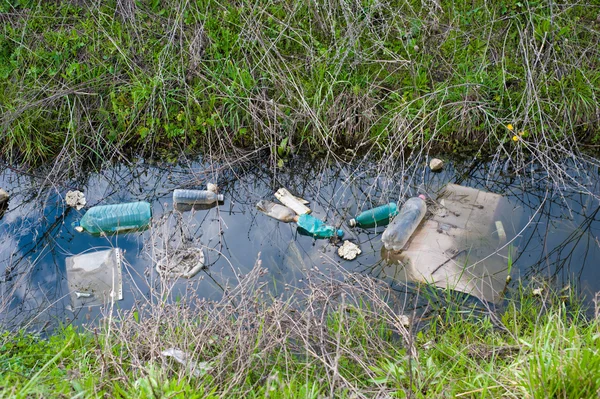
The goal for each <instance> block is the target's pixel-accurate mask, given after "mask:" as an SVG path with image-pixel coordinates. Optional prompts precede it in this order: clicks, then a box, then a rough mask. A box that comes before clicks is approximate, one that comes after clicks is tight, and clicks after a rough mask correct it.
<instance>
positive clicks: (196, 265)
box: [156, 247, 204, 278]
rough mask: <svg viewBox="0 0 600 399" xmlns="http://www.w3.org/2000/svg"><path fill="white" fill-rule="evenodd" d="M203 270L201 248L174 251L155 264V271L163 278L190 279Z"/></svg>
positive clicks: (202, 252)
mask: <svg viewBox="0 0 600 399" xmlns="http://www.w3.org/2000/svg"><path fill="white" fill-rule="evenodd" d="M203 268H204V251H202V248H197V247H188V248H180V249H175V250H173V251H172V252H171V253H169V254H167V255H165V256H164V257H163V258H162V259H161V260H160V261H159V262H157V263H156V271H157V272H158V274H160V276H161V277H163V278H179V277H183V278H192V277H194V276H195V275H196V274H198V273H199V272H200V270H202V269H203Z"/></svg>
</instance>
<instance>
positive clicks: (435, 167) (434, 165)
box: [429, 158, 444, 172]
mask: <svg viewBox="0 0 600 399" xmlns="http://www.w3.org/2000/svg"><path fill="white" fill-rule="evenodd" d="M443 168H444V161H442V160H441V159H438V158H433V159H432V160H431V161H429V169H431V171H432V172H439V171H440V170H442V169H443Z"/></svg>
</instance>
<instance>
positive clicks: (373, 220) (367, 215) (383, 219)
mask: <svg viewBox="0 0 600 399" xmlns="http://www.w3.org/2000/svg"><path fill="white" fill-rule="evenodd" d="M397 214H398V205H396V203H395V202H390V203H389V204H386V205H381V206H378V207H377V208H373V209H369V210H368V211H364V212H362V213H361V214H360V215H358V216H356V217H355V218H354V219H350V220H349V221H348V224H349V225H350V227H354V226H359V227H365V228H369V227H375V226H385V225H386V224H388V223H389V222H390V219H391V218H393V217H394V216H396V215H397Z"/></svg>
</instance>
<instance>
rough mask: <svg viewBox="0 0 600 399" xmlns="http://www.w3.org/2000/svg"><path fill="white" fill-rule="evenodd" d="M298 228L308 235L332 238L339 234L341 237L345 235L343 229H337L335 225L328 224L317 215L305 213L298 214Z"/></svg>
mask: <svg viewBox="0 0 600 399" xmlns="http://www.w3.org/2000/svg"><path fill="white" fill-rule="evenodd" d="M297 223H298V230H299V232H300V233H301V234H303V235H308V236H311V237H314V238H331V237H333V236H335V235H337V236H338V237H339V238H342V237H343V236H344V232H343V231H342V230H336V228H335V227H333V226H328V225H326V224H325V222H323V221H322V220H319V219H317V218H316V217H314V216H312V215H309V214H306V213H305V214H303V215H300V216H298V222H297Z"/></svg>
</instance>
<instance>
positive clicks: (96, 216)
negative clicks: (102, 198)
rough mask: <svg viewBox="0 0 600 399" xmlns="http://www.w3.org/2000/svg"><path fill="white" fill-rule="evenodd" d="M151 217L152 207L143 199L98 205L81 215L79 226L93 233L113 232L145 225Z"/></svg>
mask: <svg viewBox="0 0 600 399" xmlns="http://www.w3.org/2000/svg"><path fill="white" fill-rule="evenodd" d="M151 218H152V207H151V206H150V204H149V203H147V202H145V201H140V202H129V203H126V204H115V205H100V206H94V207H92V208H90V209H89V210H88V211H87V212H86V213H85V215H83V217H82V218H81V221H80V222H79V227H80V228H83V229H84V230H86V231H87V232H89V233H93V234H98V233H114V232H117V231H122V230H131V229H141V228H143V227H146V226H148V224H150V219H151Z"/></svg>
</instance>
